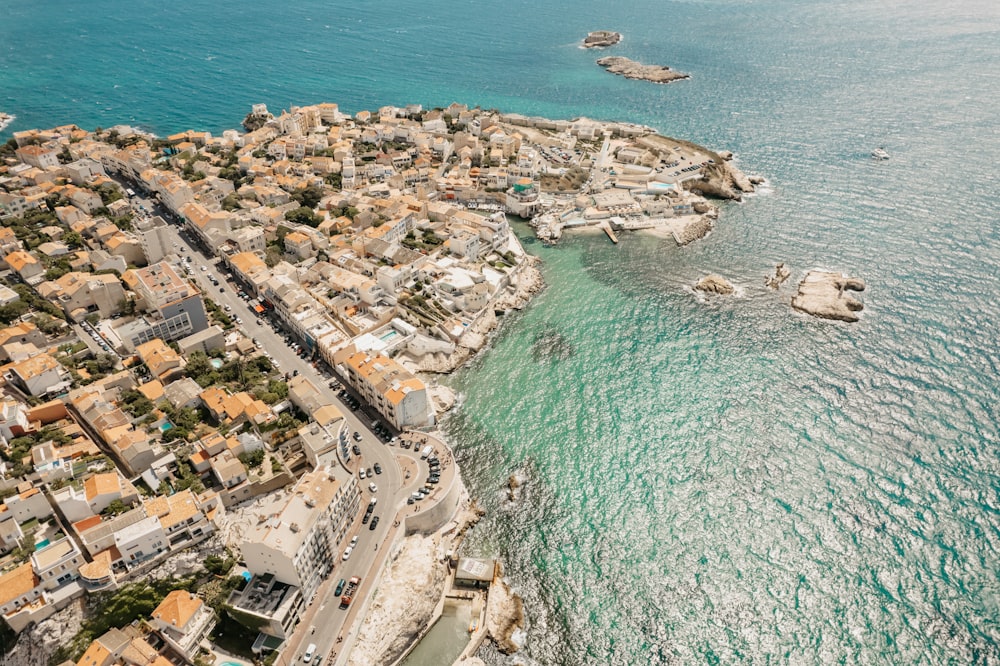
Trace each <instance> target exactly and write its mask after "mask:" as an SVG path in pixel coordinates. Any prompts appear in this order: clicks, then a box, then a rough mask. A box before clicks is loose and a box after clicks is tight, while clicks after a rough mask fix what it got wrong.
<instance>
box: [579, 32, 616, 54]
mask: <svg viewBox="0 0 1000 666" xmlns="http://www.w3.org/2000/svg"><path fill="white" fill-rule="evenodd" d="M620 41H622V35H621V33H620V32H612V31H610V30H596V31H594V32H588V33H587V37H586V38H585V39H584V40H583V48H585V49H603V48H605V47H607V46H614V45H615V44H617V43H618V42H620Z"/></svg>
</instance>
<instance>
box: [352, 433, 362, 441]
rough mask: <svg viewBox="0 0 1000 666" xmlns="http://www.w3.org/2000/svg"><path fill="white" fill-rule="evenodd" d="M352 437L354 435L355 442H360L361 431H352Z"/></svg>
mask: <svg viewBox="0 0 1000 666" xmlns="http://www.w3.org/2000/svg"><path fill="white" fill-rule="evenodd" d="M352 437H354V441H355V442H360V441H361V433H360V432H358V431H357V430H355V431H354V434H353V435H352Z"/></svg>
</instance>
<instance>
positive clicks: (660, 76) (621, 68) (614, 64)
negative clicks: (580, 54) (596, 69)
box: [597, 56, 691, 83]
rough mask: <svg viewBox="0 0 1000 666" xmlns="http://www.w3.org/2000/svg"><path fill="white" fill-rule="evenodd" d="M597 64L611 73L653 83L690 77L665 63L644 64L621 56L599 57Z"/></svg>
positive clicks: (669, 81)
mask: <svg viewBox="0 0 1000 666" xmlns="http://www.w3.org/2000/svg"><path fill="white" fill-rule="evenodd" d="M597 64H598V65H600V66H601V67H603V68H605V69H606V70H608V71H609V72H611V73H612V74H618V75H619V76H624V77H625V78H626V79H639V80H641V81H651V82H653V83H671V82H673V81H679V80H681V79H690V78H691V76H690V75H689V74H684V73H682V72H677V71H674V70H672V69H670V68H669V67H667V66H666V65H644V64H642V63H641V62H636V61H635V60H631V59H629V58H625V57H622V56H608V57H606V58H601V59H600V60H598V61H597Z"/></svg>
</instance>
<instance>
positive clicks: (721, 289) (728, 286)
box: [694, 274, 734, 294]
mask: <svg viewBox="0 0 1000 666" xmlns="http://www.w3.org/2000/svg"><path fill="white" fill-rule="evenodd" d="M694 288H695V289H697V290H698V291H705V292H708V293H711V294H731V293H733V291H734V289H733V283H732V282H730V281H729V280H727V279H726V278H724V277H722V276H721V275H714V274H713V275H706V276H705V277H703V278H702V279H700V280H698V282H696V283H695V285H694Z"/></svg>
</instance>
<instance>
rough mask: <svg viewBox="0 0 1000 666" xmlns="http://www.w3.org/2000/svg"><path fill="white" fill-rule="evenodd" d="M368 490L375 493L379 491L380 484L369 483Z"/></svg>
mask: <svg viewBox="0 0 1000 666" xmlns="http://www.w3.org/2000/svg"><path fill="white" fill-rule="evenodd" d="M368 490H370V491H372V492H373V493H377V492H378V486H376V485H375V484H374V483H369V484H368Z"/></svg>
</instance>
